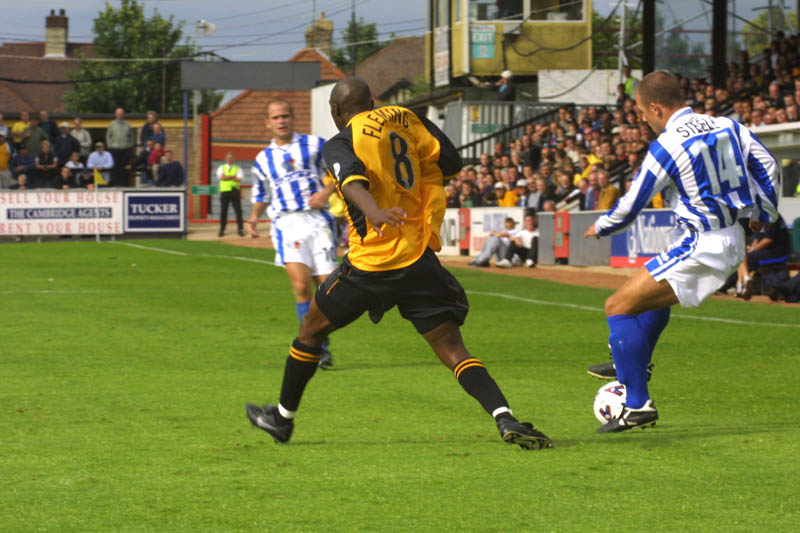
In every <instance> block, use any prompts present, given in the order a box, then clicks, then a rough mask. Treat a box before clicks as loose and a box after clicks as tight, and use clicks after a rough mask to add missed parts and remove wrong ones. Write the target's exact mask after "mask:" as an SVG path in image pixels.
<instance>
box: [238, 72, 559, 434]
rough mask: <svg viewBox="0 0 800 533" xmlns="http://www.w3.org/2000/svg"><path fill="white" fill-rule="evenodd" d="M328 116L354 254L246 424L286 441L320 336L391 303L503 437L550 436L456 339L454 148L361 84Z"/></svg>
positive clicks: (328, 156)
mask: <svg viewBox="0 0 800 533" xmlns="http://www.w3.org/2000/svg"><path fill="white" fill-rule="evenodd" d="M330 107H331V115H332V117H333V120H334V122H335V123H336V126H337V127H338V128H339V131H340V133H339V134H338V135H336V136H335V137H333V138H332V139H331V140H329V141H328V142H327V143H326V144H325V146H324V147H323V149H322V155H323V158H324V159H325V164H326V165H327V167H328V169H329V170H330V171H332V172H333V174H334V176H335V177H336V179H337V188H338V190H339V193H340V194H341V195H342V196H343V197H344V199H345V204H346V207H347V216H348V219H349V221H350V251H349V253H348V254H347V256H345V258H344V262H343V264H342V265H341V266H340V267H339V268H337V269H336V270H334V271H333V272H332V273H331V274H330V275H329V276H328V278H327V280H326V281H325V282H324V283H323V284H322V285H321V286H320V287H319V289H318V290H317V293H316V296H315V297H314V299H313V300H312V302H311V307H310V309H309V311H308V313H307V314H306V315H305V317H303V321H302V323H301V324H300V332H299V334H298V336H297V338H296V339H295V340H294V342H293V343H292V346H291V350H290V355H289V357H288V358H287V360H286V367H285V370H284V375H283V386H282V388H281V396H280V403H279V404H278V405H264V406H263V407H262V406H258V405H254V404H247V409H246V410H247V416H248V418H249V419H250V422H251V423H252V424H253V425H254V426H256V427H258V428H260V429H263V430H264V431H266V432H267V433H269V434H270V435H271V436H272V437H273V438H274V439H275V441H276V442H287V441H288V440H289V438H290V437H291V434H292V430H293V429H294V417H295V414H296V412H297V408H298V406H299V405H300V399H301V397H302V395H303V391H304V390H305V387H306V384H307V383H308V382H309V380H310V379H311V377H312V376H313V375H314V373H315V371H316V369H317V361H318V360H319V358H320V354H321V353H322V341H323V340H324V338H325V336H326V335H328V334H329V333H331V332H332V331H333V330H335V329H337V328H342V327H344V326H346V325H347V324H349V323H351V322H352V321H354V320H355V319H357V318H358V317H359V316H361V315H362V314H363V313H364V312H369V317H370V319H372V321H373V322H374V323H377V322H379V321H380V319H381V317H382V316H383V314H384V313H385V312H386V311H388V310H389V309H391V308H392V307H394V306H395V305H396V306H397V308H398V309H399V311H400V314H401V315H402V316H403V317H404V318H406V319H407V320H409V321H410V322H411V323H412V324H414V327H415V328H416V329H417V331H418V332H419V333H420V334H421V335H422V336H423V337H424V338H425V340H426V341H428V344H430V346H431V348H432V349H433V351H434V352H435V353H436V355H437V356H438V357H439V359H440V360H441V361H442V363H444V364H445V365H446V366H447V367H448V368H449V369H450V370H452V371H453V374H454V375H455V377H456V379H457V380H458V382H459V383H460V384H461V386H462V387H463V388H464V390H466V392H467V393H469V394H470V395H472V396H473V397H474V398H475V399H476V400H478V402H479V403H480V404H481V406H483V408H484V409H485V410H486V412H488V413H489V414H490V415H491V416H492V417H493V418H494V419H495V421H496V423H497V427H498V429H499V430H500V435H501V437H502V439H503V440H504V441H505V442H507V443H509V444H518V445H520V446H521V447H522V448H525V449H540V448H549V447H551V446H552V442H551V441H550V439H549V438H548V437H547V436H546V435H544V434H543V433H541V432H539V431H537V430H536V429H534V428H533V426H532V425H531V424H530V423H527V422H525V423H520V422H518V421H517V420H516V419H515V418H514V417H513V416H512V413H511V409H510V408H509V407H508V402H507V401H506V399H505V397H504V396H503V393H502V392H501V391H500V388H499V387H498V386H497V384H496V383H495V382H494V380H493V379H492V377H491V376H490V375H489V373H488V372H487V371H486V368H485V367H484V365H483V363H482V362H481V360H480V359H478V358H476V357H472V356H471V355H470V354H469V352H468V351H467V349H466V347H465V346H464V342H463V340H462V339H461V330H460V326H461V324H463V323H464V319H465V318H466V316H467V311H468V309H469V304H468V303H467V297H466V295H465V294H464V289H463V288H462V287H461V285H460V284H459V283H458V281H457V280H456V279H455V278H454V277H453V276H452V275H451V274H450V273H449V272H448V271H447V270H445V269H444V268H443V267H442V265H441V264H440V263H439V260H438V258H437V257H436V254H434V251H438V250H439V249H440V248H441V245H440V242H439V230H440V228H441V224H442V219H443V217H444V210H445V193H444V178H445V177H447V176H451V175H453V174H456V173H457V172H458V171H459V170H461V166H462V165H461V158H460V157H459V155H458V152H457V151H456V149H455V147H454V146H453V144H452V143H451V142H450V141H449V140H448V139H447V137H445V135H444V134H443V133H442V132H441V130H439V128H437V127H436V126H435V125H434V124H433V123H432V122H430V121H429V120H427V119H425V118H423V117H419V116H417V115H416V114H415V113H414V112H413V111H411V110H410V109H406V108H403V107H398V106H388V107H382V108H379V109H373V105H372V98H371V95H370V90H369V87H368V86H367V84H366V83H365V82H364V81H363V80H361V79H360V78H356V77H350V78H345V79H343V80H341V81H339V82H338V83H337V84H336V86H335V87H334V88H333V91H332V92H331V99H330Z"/></svg>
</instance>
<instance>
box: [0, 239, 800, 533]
mask: <svg viewBox="0 0 800 533" xmlns="http://www.w3.org/2000/svg"><path fill="white" fill-rule="evenodd" d="M148 248H150V249H148ZM152 248H157V249H159V250H170V251H173V252H175V253H165V252H163V251H157V250H153V249H152ZM272 253H273V252H271V251H264V250H259V249H245V248H234V247H231V246H226V245H223V244H220V243H205V242H189V241H172V240H157V241H155V240H153V241H144V240H142V241H125V242H117V243H108V242H105V243H100V244H98V243H95V242H75V243H72V242H63V243H61V242H59V243H48V244H33V243H31V244H27V243H26V244H6V245H3V246H0V279H2V285H1V286H0V297H1V300H0V301H2V314H0V316H2V325H1V326H0V331H1V332H2V334H0V378H1V379H0V473H1V475H0V494H2V496H0V530H2V531H24V532H27V531H59V532H61V531H76V532H85V531H193V532H194V531H360V530H364V531H516V530H521V531H602V530H617V531H632V530H646V531H678V530H681V531H756V530H759V531H796V530H797V527H798V523H800V505H799V504H798V495H800V444H799V443H800V423H798V414H800V392H799V391H800V365H798V357H799V356H800V308H791V307H780V306H772V305H762V304H754V303H750V304H746V303H742V302H733V301H719V300H717V301H714V300H712V301H710V302H706V303H705V304H704V305H703V306H702V307H700V308H699V309H680V308H676V309H675V310H674V312H673V318H672V320H671V322H670V324H669V326H668V328H667V329H666V331H665V332H664V334H663V336H662V340H661V343H660V344H659V346H658V348H657V350H656V354H655V356H654V362H655V363H656V369H655V375H654V377H653V380H652V382H651V392H652V394H653V397H654V398H655V399H656V403H657V405H658V407H659V413H660V415H661V420H660V421H659V423H658V425H657V426H656V427H655V428H654V429H648V430H645V431H640V430H635V431H631V432H627V433H623V434H615V435H598V434H596V433H595V430H596V429H597V427H598V423H597V421H596V420H595V418H594V416H593V415H592V412H591V408H592V400H593V397H594V393H595V391H596V390H597V389H598V387H599V386H600V385H601V383H602V382H601V381H599V380H595V379H592V378H591V377H589V376H588V375H587V374H586V373H585V367H586V366H587V365H589V364H593V363H598V362H603V361H605V360H606V357H607V349H606V337H607V329H606V324H605V320H604V317H603V314H602V312H601V308H602V305H603V300H604V299H605V297H606V296H607V295H608V294H610V291H607V290H600V289H587V288H581V287H573V286H567V285H560V284H556V283H550V282H544V281H537V280H531V279H523V278H516V277H508V276H497V275H492V274H488V273H485V272H477V271H473V270H467V269H453V272H454V274H455V275H456V276H457V277H458V278H459V279H460V280H461V282H462V283H463V285H464V287H465V288H466V289H467V291H468V293H469V297H470V301H471V311H470V315H469V317H468V319H467V323H466V324H465V326H464V328H463V333H464V337H465V340H466V343H467V346H468V347H469V349H470V351H471V352H472V354H473V355H475V356H477V357H480V358H482V359H483V360H484V361H485V363H486V366H487V368H488V369H489V371H490V372H491V373H492V375H493V376H494V378H495V379H496V380H497V382H498V383H499V384H500V386H501V388H502V389H503V391H504V392H505V394H506V396H507V397H508V399H509V401H510V402H511V405H512V408H513V409H514V410H515V414H516V415H517V416H518V417H519V418H520V419H521V420H530V421H532V422H533V423H534V424H536V425H537V427H539V428H541V429H542V430H543V431H544V432H546V433H547V434H548V435H550V436H551V437H552V438H553V441H554V448H553V449H552V450H542V451H529V452H524V451H522V450H520V449H519V448H517V447H512V446H508V445H506V444H504V443H502V442H501V441H500V439H499V437H498V435H497V431H496V428H495V426H494V424H493V422H492V420H491V419H490V418H489V417H488V416H487V415H486V414H485V413H484V412H483V411H482V410H481V409H480V406H479V405H478V404H477V402H475V401H474V400H473V399H472V398H470V397H469V396H467V395H466V394H465V393H464V392H463V391H462V390H461V388H460V387H459V386H458V384H457V382H456V381H455V379H454V378H453V376H452V374H451V373H450V372H449V371H448V370H447V369H446V368H445V367H444V366H442V365H441V364H440V363H439V362H438V360H436V358H435V356H434V355H433V354H432V353H431V352H430V350H429V348H428V347H427V345H426V344H425V343H424V341H423V339H422V338H421V337H419V336H418V335H417V334H416V333H415V331H414V329H413V327H412V326H411V324H409V323H407V322H405V321H403V320H402V319H401V318H400V317H399V315H398V313H397V312H396V311H391V312H390V313H388V314H387V316H386V317H385V318H384V320H383V322H381V324H379V325H377V326H374V325H372V324H371V322H369V320H368V319H367V318H366V317H362V318H361V319H359V320H358V321H357V322H356V323H354V324H352V325H351V326H350V327H348V328H347V329H345V330H342V331H340V332H337V333H335V334H334V337H333V345H332V347H331V348H332V350H333V352H334V354H335V357H336V360H335V362H336V366H335V368H334V369H333V370H331V371H328V372H318V373H317V375H316V376H315V378H314V379H313V380H312V382H311V383H310V384H309V387H308V389H307V393H306V396H305V398H304V399H303V403H302V405H301V407H300V412H299V415H298V419H297V425H296V428H295V432H294V435H293V439H292V442H291V443H290V444H288V445H283V446H282V445H276V444H275V443H273V441H272V440H271V439H270V438H269V437H268V435H266V434H265V433H263V432H261V431H258V430H253V429H251V427H250V424H249V423H248V421H247V419H246V418H245V414H244V404H245V402H248V401H250V402H266V401H276V400H277V395H278V391H279V388H280V379H281V375H282V371H283V365H284V361H285V358H286V355H287V350H288V346H289V343H290V342H291V340H292V339H293V337H294V336H295V334H296V331H297V320H296V317H295V312H294V302H293V298H292V296H291V292H290V289H289V284H288V280H287V279H286V276H285V273H284V272H283V271H282V270H281V269H279V268H275V267H274V266H271V265H268V264H266V262H268V261H271V259H272ZM233 256H235V258H233ZM509 296H510V297H512V298H509ZM573 304H574V305H573ZM693 317H701V318H704V319H702V320H701V319H698V318H693Z"/></svg>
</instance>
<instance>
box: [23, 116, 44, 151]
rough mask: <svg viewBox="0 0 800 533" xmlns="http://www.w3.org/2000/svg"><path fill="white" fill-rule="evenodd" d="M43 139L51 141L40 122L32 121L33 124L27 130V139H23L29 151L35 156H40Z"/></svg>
mask: <svg viewBox="0 0 800 533" xmlns="http://www.w3.org/2000/svg"><path fill="white" fill-rule="evenodd" d="M43 141H48V142H49V141H50V136H49V135H47V133H45V131H44V130H43V129H42V128H40V127H39V125H38V124H34V123H33V122H31V126H30V127H29V128H28V130H27V131H26V132H25V140H24V141H23V142H24V143H25V146H27V147H28V153H29V154H31V155H32V156H33V157H38V156H39V153H40V152H41V151H42V142H43Z"/></svg>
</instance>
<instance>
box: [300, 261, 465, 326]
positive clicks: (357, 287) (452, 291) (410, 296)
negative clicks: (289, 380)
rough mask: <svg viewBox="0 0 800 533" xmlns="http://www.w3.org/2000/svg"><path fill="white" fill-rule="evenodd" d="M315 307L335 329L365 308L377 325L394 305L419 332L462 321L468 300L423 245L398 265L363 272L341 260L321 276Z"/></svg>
mask: <svg viewBox="0 0 800 533" xmlns="http://www.w3.org/2000/svg"><path fill="white" fill-rule="evenodd" d="M315 301H316V302H317V306H318V307H319V308H320V310H321V311H322V313H323V314H324V315H325V316H326V317H327V318H328V320H330V321H331V323H332V324H333V325H334V326H336V327H337V328H342V327H344V326H346V325H347V324H349V323H350V322H352V321H354V320H355V319H357V318H358V317H360V316H361V315H362V314H364V312H365V311H369V318H370V320H372V322H374V323H375V324H377V323H378V322H380V320H381V318H383V314H384V313H385V312H386V311H388V310H389V309H391V308H392V307H394V306H395V305H396V306H397V309H398V310H399V311H400V315H401V316H402V317H403V318H405V319H406V320H410V321H411V323H412V324H414V327H415V328H417V331H418V332H419V333H427V332H428V331H430V330H432V329H433V328H435V327H436V326H438V325H440V324H443V323H445V322H447V321H448V320H452V321H454V322H456V323H457V324H458V325H459V326H460V325H461V324H463V323H464V320H465V319H466V318H467V312H468V311H469V303H468V302H467V295H466V294H465V293H464V288H463V287H461V284H460V283H459V282H458V280H456V278H454V277H453V275H452V274H450V272H448V271H447V270H445V269H444V267H443V266H442V265H441V263H439V258H438V257H436V254H435V253H433V250H431V249H430V248H428V249H427V250H426V251H425V253H424V254H422V257H420V258H419V259H418V260H417V262H416V263H414V264H412V265H409V266H407V267H405V268H399V269H397V270H386V271H382V272H368V271H365V270H359V269H357V268H355V267H354V266H353V265H351V264H350V261H348V259H347V257H346V256H345V258H344V262H343V263H342V264H341V265H339V268H337V269H336V270H334V271H333V272H332V273H331V274H330V275H329V276H328V278H327V279H326V280H325V283H323V284H322V285H321V286H320V288H319V290H317V294H316V296H315Z"/></svg>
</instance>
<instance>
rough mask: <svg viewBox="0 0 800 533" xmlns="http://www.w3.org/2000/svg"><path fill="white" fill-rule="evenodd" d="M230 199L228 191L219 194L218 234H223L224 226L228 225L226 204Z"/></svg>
mask: <svg viewBox="0 0 800 533" xmlns="http://www.w3.org/2000/svg"><path fill="white" fill-rule="evenodd" d="M230 201H231V197H230V193H229V192H228V191H225V192H223V193H220V195H219V236H220V237H222V236H223V235H225V226H227V225H228V204H229V203H230Z"/></svg>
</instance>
